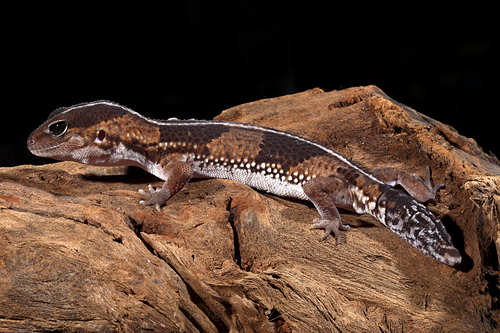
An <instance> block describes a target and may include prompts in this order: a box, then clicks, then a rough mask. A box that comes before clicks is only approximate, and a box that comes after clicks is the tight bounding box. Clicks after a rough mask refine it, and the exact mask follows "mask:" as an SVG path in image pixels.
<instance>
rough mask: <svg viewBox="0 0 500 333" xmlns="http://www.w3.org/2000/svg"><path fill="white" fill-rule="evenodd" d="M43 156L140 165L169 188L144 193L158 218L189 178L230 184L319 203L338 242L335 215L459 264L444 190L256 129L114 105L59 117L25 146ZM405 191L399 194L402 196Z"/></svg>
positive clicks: (322, 225) (322, 221)
mask: <svg viewBox="0 0 500 333" xmlns="http://www.w3.org/2000/svg"><path fill="white" fill-rule="evenodd" d="M27 147H28V149H29V150H30V151H31V153H33V154H34V155H36V156H40V157H49V158H53V159H56V160H61V161H76V162H80V163H84V164H89V165H97V166H137V167H140V168H142V169H144V170H146V171H147V172H149V173H151V174H153V175H154V176H156V177H158V178H160V179H162V180H164V181H165V183H164V184H163V186H162V187H159V188H153V187H152V186H151V185H149V186H148V190H147V191H145V190H139V192H140V193H141V195H143V196H144V197H145V200H141V201H140V202H141V203H142V204H144V205H152V206H155V207H156V208H157V209H160V207H162V206H163V205H164V204H165V203H166V202H167V200H168V199H169V198H171V197H172V196H173V195H175V194H176V193H177V192H179V191H180V190H181V189H182V188H184V186H185V185H186V184H187V183H188V182H189V180H190V179H191V178H220V179H232V180H236V181H239V182H241V183H243V184H246V185H248V186H251V187H253V188H255V189H257V190H261V191H267V192H269V193H272V194H274V195H277V196H282V197H291V198H297V199H301V200H307V201H310V202H312V204H313V205H314V206H315V208H316V210H317V211H318V213H319V215H320V218H315V219H314V220H313V225H312V227H313V228H317V229H323V230H324V234H323V235H322V236H321V239H322V240H325V239H326V238H327V237H328V236H329V235H332V236H333V237H336V240H337V243H340V242H341V233H340V231H347V230H348V229H349V225H347V224H343V223H342V221H341V217H340V214H339V211H338V209H337V208H342V209H345V210H348V211H353V212H355V213H358V214H369V215H372V216H374V217H375V218H376V219H377V220H379V221H380V222H381V223H382V224H383V225H385V226H386V227H387V228H389V229H390V230H391V231H393V232H394V233H396V234H397V235H399V236H400V237H402V238H403V239H404V240H406V241H407V242H408V243H409V244H411V245H412V246H414V247H415V248H417V249H418V250H419V251H421V252H422V253H424V254H426V255H428V256H430V257H432V258H434V259H436V260H437V261H439V262H441V263H444V264H446V265H449V266H457V265H459V264H460V262H461V260H462V257H461V254H460V252H459V251H458V250H457V249H456V248H455V247H454V246H453V243H452V239H451V237H450V235H449V234H448V232H447V231H446V229H445V227H444V225H443V224H442V222H441V221H440V220H439V219H438V218H437V217H436V216H434V214H433V213H432V212H431V211H430V210H429V209H428V208H427V207H426V206H425V205H424V204H423V203H425V202H428V201H430V200H433V199H434V198H435V196H436V193H437V191H438V190H439V188H440V187H441V186H443V185H442V184H439V185H437V186H432V182H431V175H430V168H429V167H427V169H426V177H425V179H423V178H421V177H419V176H417V175H410V174H408V173H406V172H403V171H400V170H399V169H396V168H392V167H386V168H377V169H375V170H372V171H371V172H369V171H367V170H365V169H363V168H361V167H358V166H357V165H356V164H355V163H354V162H352V161H350V160H349V159H347V158H346V157H344V156H343V155H341V154H339V153H338V152H335V151H334V150H332V149H330V148H327V147H325V146H323V145H321V144H319V143H316V142H314V141H311V140H308V139H306V138H303V137H300V136H297V135H294V134H291V133H287V132H283V131H279V130H276V129H272V128H268V127H262V126H257V125H252V124H245V123H237V122H226V121H210V120H179V119H177V118H170V119H168V120H154V119H150V118H148V117H145V116H143V115H141V114H140V113H137V112H135V111H133V110H131V109H129V108H127V107H124V106H122V105H120V104H117V103H114V102H110V101H104V100H103V101H96V102H91V103H82V104H77V105H74V106H71V107H63V108H59V109H56V110H55V111H53V112H52V113H51V114H50V115H49V117H48V120H47V121H46V122H44V123H43V124H42V125H40V126H39V127H38V128H37V129H36V130H35V131H33V133H31V135H30V136H29V138H28V140H27ZM396 185H400V187H402V188H398V187H395V186H396Z"/></svg>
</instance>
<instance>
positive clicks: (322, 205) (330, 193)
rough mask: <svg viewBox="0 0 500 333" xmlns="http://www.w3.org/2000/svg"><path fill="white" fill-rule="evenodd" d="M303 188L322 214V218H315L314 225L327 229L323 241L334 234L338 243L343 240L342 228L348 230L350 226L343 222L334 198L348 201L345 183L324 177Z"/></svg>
mask: <svg viewBox="0 0 500 333" xmlns="http://www.w3.org/2000/svg"><path fill="white" fill-rule="evenodd" d="M302 188H303V189H304V192H305V194H306V195H307V197H308V198H309V200H310V201H311V202H312V203H313V204H314V206H315V207H316V209H317V211H318V213H319V214H320V215H321V219H318V218H315V219H314V220H313V225H312V227H313V228H314V229H324V230H325V232H324V234H323V235H322V236H321V240H322V241H323V240H325V239H326V238H327V237H328V236H329V235H332V236H334V237H335V238H336V239H337V244H340V242H341V241H342V236H341V234H340V230H342V231H346V230H348V229H349V228H350V227H349V226H348V225H344V224H342V221H341V219H340V214H339V211H338V210H337V208H336V207H335V204H334V200H335V199H338V200H339V202H340V203H342V202H348V200H349V199H348V198H347V191H346V189H345V183H344V182H343V181H342V180H341V179H339V178H336V177H322V178H315V179H312V180H310V181H308V182H306V183H305V184H304V185H303V186H302ZM342 193H344V194H342ZM334 198H335V199H334Z"/></svg>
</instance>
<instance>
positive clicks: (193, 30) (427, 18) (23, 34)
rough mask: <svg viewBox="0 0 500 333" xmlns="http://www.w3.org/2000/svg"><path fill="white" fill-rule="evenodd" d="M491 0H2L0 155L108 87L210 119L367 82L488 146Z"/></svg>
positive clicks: (124, 97) (15, 150)
mask: <svg viewBox="0 0 500 333" xmlns="http://www.w3.org/2000/svg"><path fill="white" fill-rule="evenodd" d="M85 4H86V3H85ZM493 6H494V4H493V3H491V2H489V3H487V2H478V1H475V2H465V1H400V2H390V3H387V4H384V3H383V2H370V3H368V2H359V1H358V2H349V3H342V2H335V1H329V2H319V1H306V0H302V1H298V0H291V1H222V2H214V1H210V2H209V1H205V2H203V1H194V0H190V1H179V2H173V3H171V2H166V3H161V4H160V3H159V4H158V5H149V6H144V5H142V6H138V5H135V4H134V3H131V4H127V5H123V4H121V5H120V6H118V7H109V5H105V4H104V3H103V4H102V5H100V6H89V5H75V4H73V3H71V4H70V5H65V4H64V3H63V4H61V3H59V4H58V5H54V6H53V7H50V6H47V5H45V4H35V5H27V4H26V5H25V4H19V5H16V7H14V8H6V9H5V10H3V23H2V30H3V32H2V35H3V43H2V51H3V52H2V53H3V55H4V57H3V58H4V60H3V75H2V78H3V81H4V84H3V87H4V88H3V89H2V90H3V93H2V96H3V102H4V103H3V107H2V109H3V112H2V115H3V117H2V122H1V128H0V129H1V136H0V166H11V165H18V164H23V163H33V164H40V163H44V162H47V161H48V160H44V159H41V158H38V157H35V156H32V155H31V154H30V153H29V151H28V150H27V149H26V145H25V142H26V139H27V137H28V135H29V134H30V132H31V131H33V130H34V129H35V128H36V127H37V126H38V125H40V124H41V123H42V122H43V121H45V120H46V118H47V116H48V114H49V113H50V112H51V111H53V110H54V109H56V108H58V107H61V106H70V105H73V104H76V103H81V102H90V101H94V100H99V99H107V100H112V101H115V102H118V103H120V104H122V105H125V106H127V107H130V108H132V109H134V110H135V111H138V112H140V113H142V114H145V115H147V116H150V117H153V118H160V119H166V118H169V117H177V118H181V119H186V118H199V119H210V118H212V117H214V116H215V115H217V114H219V113H220V112H221V111H222V110H224V109H227V108H230V107H232V106H235V105H238V104H241V103H246V102H250V101H254V100H257V99H261V98H269V97H276V96H280V95H284V94H291V93H296V92H300V91H304V90H307V89H310V88H314V87H320V88H322V89H324V90H326V91H329V90H334V89H335V90H339V89H344V88H348V87H353V86H361V85H370V84H375V85H377V86H379V87H380V88H381V89H383V90H384V91H385V92H386V93H387V94H388V95H389V96H390V97H392V98H394V99H396V100H397V101H399V102H401V103H404V104H406V105H408V106H411V107H413V108H415V109H417V111H419V112H422V113H424V114H427V115H429V116H431V117H433V118H435V119H437V120H439V121H441V122H444V123H447V124H450V125H452V126H453V127H455V128H456V129H457V130H458V131H459V132H460V133H461V134H462V135H465V136H468V137H473V138H474V139H475V140H476V141H478V143H479V145H481V146H482V147H483V148H484V150H485V151H486V152H489V151H491V152H493V153H494V154H496V155H497V156H498V154H499V153H500V146H499V140H498V139H497V137H498V134H497V132H498V124H499V121H498V115H496V114H497V113H498V111H497V103H496V93H495V91H497V89H496V87H497V86H498V85H497V81H496V80H495V79H496V78H497V72H498V66H497V61H498V33H497V32H496V31H497V26H498V19H497V17H496V16H495V14H494V13H495V12H496V11H497V10H496V9H495V8H494V7H493ZM495 22H496V23H495ZM495 115H496V117H495Z"/></svg>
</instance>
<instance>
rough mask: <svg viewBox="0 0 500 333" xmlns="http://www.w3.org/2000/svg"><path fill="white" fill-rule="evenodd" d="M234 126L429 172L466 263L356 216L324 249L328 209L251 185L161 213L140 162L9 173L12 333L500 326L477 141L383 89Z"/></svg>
mask: <svg viewBox="0 0 500 333" xmlns="http://www.w3.org/2000/svg"><path fill="white" fill-rule="evenodd" d="M137 111H139V112H140V110H137ZM169 116H172V115H168V114H166V115H165V118H168V117H169ZM216 119H218V120H228V121H239V122H248V123H253V124H258V125H264V126H268V127H273V128H278V129H281V130H285V131H288V132H292V133H295V134H298V135H301V136H304V137H307V138H309V139H312V140H314V141H317V142H319V143H321V144H323V145H325V146H328V147H330V148H333V149H335V150H336V151H338V152H340V153H341V154H343V155H345V156H346V157H348V158H349V159H351V160H353V161H354V162H355V163H357V164H358V165H360V166H361V167H363V168H366V169H368V170H370V169H373V168H376V167H385V166H395V167H398V168H400V169H402V170H404V171H407V172H410V173H416V174H419V175H421V176H424V175H425V167H426V166H427V165H429V166H430V167H431V168H432V171H433V180H434V182H435V183H443V184H445V187H444V188H443V189H441V190H440V191H439V193H438V195H437V197H436V199H435V200H434V201H432V202H431V203H429V204H428V207H429V209H430V210H431V211H433V212H434V213H435V214H436V215H437V216H438V217H440V218H441V219H442V221H443V223H444V224H445V226H446V228H447V230H448V231H449V232H450V234H451V236H452V238H453V241H454V243H455V245H456V247H457V248H458V249H459V251H460V252H461V253H462V255H463V258H464V259H463V263H462V264H461V265H460V267H458V268H451V267H448V266H446V265H443V264H441V263H439V262H437V261H435V260H433V259H431V258H429V257H427V256H425V255H424V254H422V253H420V252H419V251H418V250H416V249H414V248H413V247H412V246H410V245H409V244H407V243H406V242H405V241H404V240H403V239H401V238H399V237H398V236H397V235H395V234H394V233H392V232H391V231H390V230H388V229H387V228H385V227H384V226H383V225H381V224H380V223H379V222H378V221H377V220H375V219H374V218H372V217H370V216H366V215H362V216H360V215H356V214H353V213H348V212H342V214H341V215H342V219H343V221H344V222H345V223H348V224H350V225H351V226H352V228H351V229H350V230H349V231H347V232H344V233H343V239H344V241H343V243H342V244H340V245H338V246H337V245H336V244H335V240H334V239H332V238H329V239H327V240H326V241H324V242H321V241H319V238H320V236H321V234H322V231H320V230H314V229H311V223H312V220H313V219H314V218H315V217H318V213H317V212H316V210H315V209H314V207H313V206H312V205H311V204H310V203H307V202H303V201H299V200H290V199H286V198H279V197H276V196H273V195H269V194H266V193H260V192H257V191H255V190H253V189H251V188H249V187H247V186H245V185H242V184H239V183H237V182H234V181H228V180H219V179H209V180H197V181H192V182H190V183H189V184H188V185H187V186H186V188H184V189H183V190H182V191H181V192H180V193H178V194H177V195H176V196H174V197H173V198H172V199H170V200H169V201H168V202H167V205H166V206H165V207H163V208H162V210H161V211H160V212H158V211H156V210H155V209H154V208H152V207H144V206H143V205H140V204H139V200H140V199H141V196H140V195H139V194H138V193H137V190H138V189H141V188H142V189H145V188H146V187H147V184H148V183H151V182H152V183H153V185H154V186H160V185H161V181H159V180H158V179H155V178H154V177H151V176H149V175H147V174H145V173H142V172H138V171H137V169H134V168H124V167H114V168H98V167H92V166H84V165H80V164H75V163H71V162H63V163H56V164H51V165H43V166H29V165H23V166H18V167H13V168H0V332H4V331H5V332H10V331H19V332H36V331H64V332H82V331H85V332H103V331H109V332H138V331H152V332H178V331H180V332H375V331H381V332H443V331H444V332H495V331H498V325H499V306H500V303H499V290H500V289H499V253H500V233H499V218H498V210H499V206H500V191H499V188H500V167H499V165H500V163H499V161H498V160H497V159H496V158H495V157H494V156H490V155H488V154H485V153H484V152H483V151H482V149H481V148H480V147H479V146H478V145H477V144H476V143H475V141H474V140H472V139H468V138H465V137H463V136H461V135H459V134H458V133H457V132H456V131H455V130H454V129H453V128H451V127H450V126H448V125H445V124H443V123H440V122H438V121H436V120H434V119H431V118H429V117H427V116H425V115H423V114H421V113H418V112H417V111H415V110H413V109H411V108H409V107H407V106H404V105H402V104H400V103H397V102H395V101H394V100H392V99H390V98H389V97H388V96H386V95H385V94H384V93H383V92H382V91H381V90H380V89H378V88H377V87H374V86H369V87H359V88H350V89H346V90H342V91H332V92H323V91H322V90H320V89H313V90H309V91H306V92H303V93H299V94H295V95H290V96H283V97H279V98H273V99H265V100H260V101H256V102H252V103H248V104H244V105H240V106H236V107H234V108H231V109H229V110H226V111H224V112H222V113H221V114H220V115H219V116H217V117H216Z"/></svg>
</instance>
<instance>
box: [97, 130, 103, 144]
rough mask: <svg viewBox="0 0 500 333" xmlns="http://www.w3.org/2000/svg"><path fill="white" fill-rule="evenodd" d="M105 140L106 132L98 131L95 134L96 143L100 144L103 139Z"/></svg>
mask: <svg viewBox="0 0 500 333" xmlns="http://www.w3.org/2000/svg"><path fill="white" fill-rule="evenodd" d="M105 138H106V131H104V130H99V131H98V132H97V137H96V139H95V140H96V141H97V142H102V141H103V140H104V139H105Z"/></svg>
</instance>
